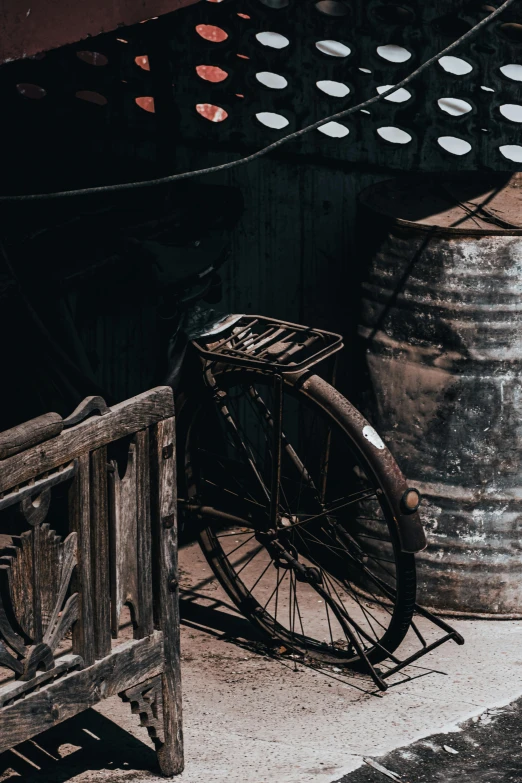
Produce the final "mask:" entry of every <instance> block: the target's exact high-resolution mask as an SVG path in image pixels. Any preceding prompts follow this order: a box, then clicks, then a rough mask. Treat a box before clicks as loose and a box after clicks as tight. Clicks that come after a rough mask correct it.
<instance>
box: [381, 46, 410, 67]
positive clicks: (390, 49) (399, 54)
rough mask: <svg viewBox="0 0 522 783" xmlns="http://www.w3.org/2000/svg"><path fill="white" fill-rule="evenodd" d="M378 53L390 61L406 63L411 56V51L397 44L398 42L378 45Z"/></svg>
mask: <svg viewBox="0 0 522 783" xmlns="http://www.w3.org/2000/svg"><path fill="white" fill-rule="evenodd" d="M377 54H378V55H379V57H382V59H383V60H388V62H390V63H405V62H407V61H408V60H409V59H410V57H411V52H409V51H408V50H407V49H405V48H404V46H397V45H396V44H385V45H384V46H378V47H377Z"/></svg>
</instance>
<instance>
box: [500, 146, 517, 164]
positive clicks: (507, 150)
mask: <svg viewBox="0 0 522 783" xmlns="http://www.w3.org/2000/svg"><path fill="white" fill-rule="evenodd" d="M499 150H500V152H501V154H502V155H503V156H504V157H505V158H507V159H508V160H514V161H515V163H522V147H521V146H520V144H503V145H502V146H501V147H499Z"/></svg>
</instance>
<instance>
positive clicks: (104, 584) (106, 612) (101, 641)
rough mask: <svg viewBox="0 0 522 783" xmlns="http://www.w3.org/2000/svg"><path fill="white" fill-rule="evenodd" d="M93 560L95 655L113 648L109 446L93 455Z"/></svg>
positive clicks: (102, 656) (97, 655)
mask: <svg viewBox="0 0 522 783" xmlns="http://www.w3.org/2000/svg"><path fill="white" fill-rule="evenodd" d="M90 485H91V539H92V552H91V560H92V567H93V575H92V581H93V588H94V590H93V604H94V606H93V610H94V646H95V653H94V654H95V657H96V658H104V657H105V656H106V655H109V653H110V651H111V623H110V580H109V519H108V499H107V447H106V446H102V448H100V449H96V450H95V451H93V452H92V454H91V477H90Z"/></svg>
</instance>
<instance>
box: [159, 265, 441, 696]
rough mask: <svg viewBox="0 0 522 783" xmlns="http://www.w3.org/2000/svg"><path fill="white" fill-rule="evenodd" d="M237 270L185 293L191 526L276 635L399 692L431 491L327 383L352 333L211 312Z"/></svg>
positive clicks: (249, 610) (174, 369)
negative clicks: (424, 490) (393, 676)
mask: <svg viewBox="0 0 522 783" xmlns="http://www.w3.org/2000/svg"><path fill="white" fill-rule="evenodd" d="M224 261H225V256H223V255H222V256H221V257H220V258H219V260H218V261H217V262H215V263H213V264H211V265H210V266H208V267H207V269H206V270H204V271H199V272H198V273H196V274H194V275H192V276H191V277H188V278H184V279H183V280H182V281H181V282H180V284H179V285H178V288H177V289H176V291H175V292H174V291H173V290H171V291H170V298H169V306H170V307H171V308H172V309H173V312H174V315H172V316H171V317H170V323H171V324H172V326H173V327H174V329H173V331H174V337H173V339H172V340H171V345H170V365H171V373H170V375H169V378H168V381H167V382H168V383H169V384H170V385H172V386H173V388H174V389H175V392H176V395H175V396H176V411H177V451H178V493H179V509H180V515H181V517H182V519H183V524H184V525H193V524H197V525H198V528H199V543H200V546H201V548H202V550H203V553H204V555H205V557H206V559H207V561H208V563H209V565H210V567H211V568H212V571H213V572H214V574H215V575H216V577H217V579H218V581H219V582H220V584H221V585H222V587H223V588H224V589H225V591H226V593H227V594H228V596H229V597H230V599H231V600H232V601H233V603H234V604H235V605H236V606H237V607H238V609H239V611H240V612H241V613H242V614H243V615H245V616H246V617H248V618H249V619H250V620H251V621H252V622H253V623H254V624H255V625H256V626H257V627H258V628H259V629H261V631H262V632H264V634H265V636H268V637H269V638H270V639H271V640H273V641H274V642H276V643H277V644H278V645H280V646H283V648H285V649H287V650H289V651H292V652H295V653H298V654H300V655H304V656H306V657H307V658H310V659H312V660H318V661H321V662H325V663H328V664H335V665H337V666H347V667H356V668H357V667H362V668H364V669H366V670H369V671H370V673H371V674H372V677H373V678H374V680H375V682H376V683H377V684H378V686H379V687H383V686H384V687H386V686H385V685H384V683H383V682H382V680H381V678H380V676H379V674H378V673H376V672H375V668H374V667H375V664H377V663H379V662H381V661H383V660H384V659H385V658H387V657H389V656H390V654H392V653H393V652H394V651H395V650H396V649H397V647H399V645H400V644H401V642H402V641H403V640H404V638H405V636H406V634H407V632H408V629H409V628H410V624H411V621H412V617H413V613H414V611H415V609H416V602H415V595H416V578H415V560H414V553H415V552H418V551H420V550H421V549H423V548H424V546H425V545H426V539H425V535H424V530H423V528H422V525H421V522H420V519H419V514H418V508H419V504H420V496H419V493H418V492H417V490H415V489H412V488H410V487H408V484H407V483H406V480H405V479H404V477H403V476H402V473H401V472H400V470H399V468H398V466H397V464H396V462H395V460H394V459H393V457H392V455H391V453H390V452H389V451H388V449H387V448H386V446H385V444H384V443H383V441H382V440H381V438H380V437H379V435H378V434H377V432H375V430H374V429H373V428H372V427H371V425H370V424H369V423H368V422H367V421H366V420H365V419H364V418H363V416H362V415H361V414H360V413H359V412H358V411H357V410H356V409H355V408H354V407H353V406H352V405H351V403H350V402H349V401H348V400H347V399H345V398H344V397H343V396H342V395H341V394H340V393H339V392H338V391H337V390H336V389H335V388H334V387H333V386H332V385H331V384H329V383H328V382H327V381H326V380H324V379H322V378H321V377H320V376H319V375H317V374H315V368H316V366H317V365H318V364H319V363H321V362H322V363H325V362H327V361H328V360H331V359H332V358H333V357H334V355H335V354H337V352H338V351H340V350H341V349H342V347H343V342H342V338H341V337H340V336H339V335H337V334H333V333H330V332H326V331H324V330H320V329H314V328H310V327H306V326H301V325H296V324H291V323H286V322H283V321H278V320H276V319H270V318H265V317H262V316H245V315H231V316H216V315H215V313H214V312H213V311H212V310H211V311H205V310H204V309H202V308H201V307H200V305H198V303H199V302H201V300H203V299H204V298H205V297H206V296H207V295H208V292H209V290H210V289H211V288H212V286H213V285H214V286H215V281H216V273H217V270H218V268H219V266H220V265H221V264H222V263H224ZM214 298H215V297H214ZM305 594H306V595H305ZM312 604H313V606H314V612H313V613H311V612H310V611H309V609H310V606H311V605H312ZM320 604H322V607H321V606H320ZM317 608H319V609H320V610H321V609H322V608H324V611H322V612H321V611H319V612H318V611H317ZM319 615H321V617H320V616H319Z"/></svg>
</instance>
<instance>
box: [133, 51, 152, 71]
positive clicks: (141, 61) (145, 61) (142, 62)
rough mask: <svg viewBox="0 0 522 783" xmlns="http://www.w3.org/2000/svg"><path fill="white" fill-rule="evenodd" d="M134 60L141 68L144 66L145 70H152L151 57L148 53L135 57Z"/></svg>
mask: <svg viewBox="0 0 522 783" xmlns="http://www.w3.org/2000/svg"><path fill="white" fill-rule="evenodd" d="M134 62H135V63H136V65H137V66H138V67H139V68H142V69H143V70H144V71H150V63H149V58H148V57H147V55H146V54H141V55H139V56H138V57H135V58H134Z"/></svg>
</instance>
